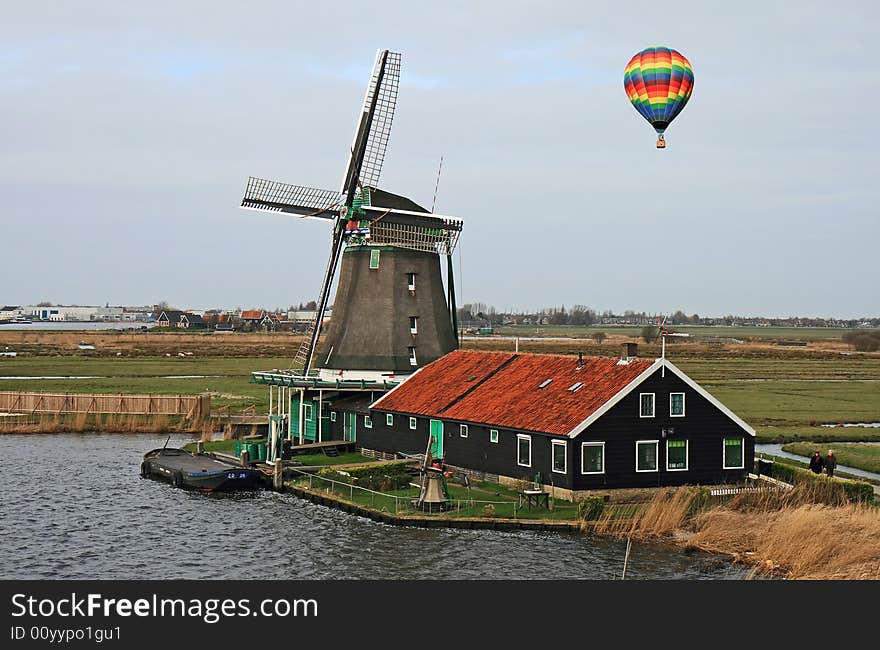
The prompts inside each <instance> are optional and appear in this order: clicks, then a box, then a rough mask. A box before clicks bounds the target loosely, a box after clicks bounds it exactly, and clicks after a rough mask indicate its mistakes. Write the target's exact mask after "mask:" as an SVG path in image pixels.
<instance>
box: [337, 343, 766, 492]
mask: <svg viewBox="0 0 880 650" xmlns="http://www.w3.org/2000/svg"><path fill="white" fill-rule="evenodd" d="M351 411H352V413H346V414H345V415H342V414H340V419H341V418H342V417H345V418H348V419H349V420H350V419H352V418H354V419H355V420H356V422H355V426H356V429H357V436H356V440H357V446H358V447H359V448H363V449H366V450H372V451H377V452H383V453H404V454H421V453H424V452H425V450H426V448H427V446H428V444H429V436H430V445H431V452H432V455H434V456H435V457H437V456H439V457H442V458H443V459H444V460H445V462H446V463H447V464H448V465H450V466H452V467H457V468H460V469H462V470H465V471H467V472H470V473H473V474H476V475H479V476H484V477H487V478H491V479H494V478H497V479H498V480H500V481H502V482H506V481H507V480H522V479H525V480H528V481H537V482H539V483H541V484H543V485H544V486H546V487H548V488H550V487H552V488H553V489H554V492H555V493H556V494H557V496H560V497H563V498H577V497H578V496H579V494H578V493H579V492H581V491H585V490H595V489H603V488H618V487H655V486H665V485H683V484H701V485H707V484H719V483H734V482H738V481H741V480H743V479H744V478H745V476H746V475H747V473H748V472H749V468H750V467H751V466H752V463H753V459H754V436H755V431H754V429H752V428H751V427H750V426H749V425H748V424H746V423H745V422H744V421H743V420H741V419H740V418H739V417H737V416H736V415H735V414H734V413H733V412H731V411H730V410H729V409H728V408H727V407H725V406H724V405H723V404H721V402H719V401H718V400H717V399H715V398H714V397H713V396H712V395H710V394H709V393H708V392H707V391H706V390H705V389H704V388H702V387H701V386H699V385H698V384H697V383H696V382H695V381H694V380H693V379H691V378H690V377H688V376H687V375H686V374H685V373H684V372H682V371H681V370H680V369H678V368H677V367H676V366H675V365H673V364H672V363H671V362H669V361H668V360H667V359H642V358H638V357H636V356H634V350H632V349H630V351H629V352H628V353H626V354H624V355H623V356H621V357H620V358H614V357H581V358H576V357H572V356H560V355H541V354H514V353H509V352H478V351H473V350H458V351H455V352H452V353H450V354H447V355H446V356H444V357H442V358H441V359H439V360H437V361H435V362H433V363H431V364H429V365H427V366H425V367H423V368H421V369H419V370H418V371H417V372H416V373H415V374H413V375H412V376H411V377H410V378H409V379H407V380H406V381H404V382H403V383H402V384H400V385H399V386H397V387H396V388H394V389H392V390H390V391H389V392H387V393H386V394H385V395H383V396H382V397H380V398H379V399H377V400H376V401H375V402H374V403H372V404H371V405H369V407H368V406H367V405H366V404H360V403H359V404H358V405H357V408H356V409H351ZM334 437H335V436H334Z"/></svg>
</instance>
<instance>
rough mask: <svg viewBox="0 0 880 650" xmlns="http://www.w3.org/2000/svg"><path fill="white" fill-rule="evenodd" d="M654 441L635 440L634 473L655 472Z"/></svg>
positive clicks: (655, 446)
mask: <svg viewBox="0 0 880 650" xmlns="http://www.w3.org/2000/svg"><path fill="white" fill-rule="evenodd" d="M658 446H659V445H658V443H657V441H656V440H636V471H637V472H656V471H658V467H657V448H658Z"/></svg>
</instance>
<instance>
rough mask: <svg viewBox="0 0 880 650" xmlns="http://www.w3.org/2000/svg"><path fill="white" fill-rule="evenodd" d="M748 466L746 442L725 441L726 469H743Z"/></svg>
mask: <svg viewBox="0 0 880 650" xmlns="http://www.w3.org/2000/svg"><path fill="white" fill-rule="evenodd" d="M745 466H746V455H745V441H744V440H743V439H742V438H725V439H724V458H723V464H722V467H723V468H724V469H743V468H744V467H745Z"/></svg>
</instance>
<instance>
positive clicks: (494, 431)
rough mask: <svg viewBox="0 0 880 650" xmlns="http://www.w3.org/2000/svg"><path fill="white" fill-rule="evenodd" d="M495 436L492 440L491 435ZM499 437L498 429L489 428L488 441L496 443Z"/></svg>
mask: <svg viewBox="0 0 880 650" xmlns="http://www.w3.org/2000/svg"><path fill="white" fill-rule="evenodd" d="M493 435H494V436H495V440H492V436H493ZM500 437H501V434H499V433H498V429H489V442H491V443H492V444H493V445H497V444H498V439H499V438H500Z"/></svg>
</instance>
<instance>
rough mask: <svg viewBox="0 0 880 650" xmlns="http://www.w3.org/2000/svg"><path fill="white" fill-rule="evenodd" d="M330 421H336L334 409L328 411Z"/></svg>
mask: <svg viewBox="0 0 880 650" xmlns="http://www.w3.org/2000/svg"><path fill="white" fill-rule="evenodd" d="M330 421H331V422H336V411H330Z"/></svg>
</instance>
